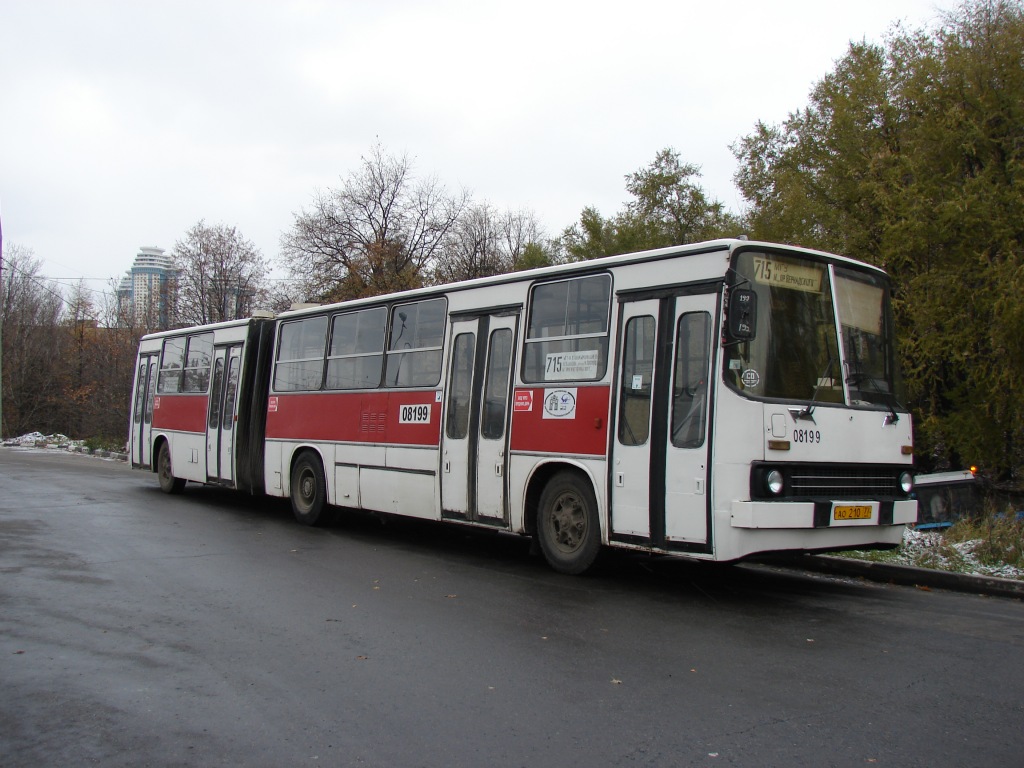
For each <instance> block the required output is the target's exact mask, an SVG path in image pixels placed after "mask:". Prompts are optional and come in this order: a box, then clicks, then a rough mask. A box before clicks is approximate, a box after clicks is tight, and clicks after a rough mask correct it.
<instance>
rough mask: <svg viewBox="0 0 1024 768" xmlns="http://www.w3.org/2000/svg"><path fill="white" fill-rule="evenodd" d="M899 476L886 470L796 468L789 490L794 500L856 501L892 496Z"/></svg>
mask: <svg viewBox="0 0 1024 768" xmlns="http://www.w3.org/2000/svg"><path fill="white" fill-rule="evenodd" d="M897 477H898V475H897V473H896V472H895V471H893V470H886V469H873V470H872V469H861V468H856V467H855V468H848V467H801V468H799V469H796V468H794V470H793V474H792V475H791V478H792V479H791V485H790V489H791V492H792V494H793V495H794V496H824V497H826V498H830V499H856V498H860V497H865V496H866V497H867V498H870V499H873V498H877V497H879V496H892V495H893V494H894V493H895V489H896V478H897Z"/></svg>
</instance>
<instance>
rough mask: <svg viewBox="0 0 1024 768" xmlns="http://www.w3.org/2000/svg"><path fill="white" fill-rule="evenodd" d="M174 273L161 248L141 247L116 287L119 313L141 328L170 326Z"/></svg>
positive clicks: (171, 264) (171, 259)
mask: <svg viewBox="0 0 1024 768" xmlns="http://www.w3.org/2000/svg"><path fill="white" fill-rule="evenodd" d="M177 275H178V273H177V270H176V269H175V267H174V259H173V258H172V257H171V256H168V255H166V253H165V252H164V249H163V248H156V247H144V248H140V249H139V253H138V254H137V255H136V256H135V263H134V264H133V265H132V268H131V269H130V270H129V271H128V272H126V273H125V276H124V277H123V278H121V284H120V285H119V286H118V287H117V299H118V304H119V306H120V308H121V312H122V316H124V317H125V318H126V319H127V318H131V320H132V321H133V322H134V324H135V325H136V326H140V327H143V328H147V329H153V330H156V329H163V328H170V327H171V326H172V325H173V324H174V322H175V320H176V312H175V308H176V304H177Z"/></svg>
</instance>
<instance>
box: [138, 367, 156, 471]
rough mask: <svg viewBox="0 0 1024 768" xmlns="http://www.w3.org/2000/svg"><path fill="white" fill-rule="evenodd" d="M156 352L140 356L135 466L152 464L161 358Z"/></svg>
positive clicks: (147, 466) (146, 466)
mask: <svg viewBox="0 0 1024 768" xmlns="http://www.w3.org/2000/svg"><path fill="white" fill-rule="evenodd" d="M159 357H160V356H159V355H157V354H156V353H154V354H151V355H142V356H141V357H139V368H138V371H136V374H135V376H136V378H135V404H134V407H133V409H132V435H131V443H132V445H131V449H132V450H131V459H132V466H133V467H145V468H146V469H148V468H149V467H150V466H152V463H153V457H152V455H151V454H152V451H153V445H152V440H153V397H154V396H155V394H156V375H157V368H158V364H157V361H158V360H159Z"/></svg>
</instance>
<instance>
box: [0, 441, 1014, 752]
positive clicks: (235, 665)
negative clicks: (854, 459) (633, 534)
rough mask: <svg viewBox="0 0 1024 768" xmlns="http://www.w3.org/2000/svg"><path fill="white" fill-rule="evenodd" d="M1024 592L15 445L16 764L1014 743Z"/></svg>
mask: <svg viewBox="0 0 1024 768" xmlns="http://www.w3.org/2000/svg"><path fill="white" fill-rule="evenodd" d="M1022 659H1024V603H1022V602H1021V601H1019V600H1012V599H1004V598H985V597H980V596H976V595H965V594H959V593H953V592H944V591H941V590H931V591H924V590H920V589H915V588H913V587H899V586H891V585H884V584H876V583H870V582H864V581H860V580H854V579H845V578H838V577H829V576H822V575H813V574H801V573H792V572H789V571H783V570H780V569H773V568H768V567H762V566H739V567H715V566H708V565H699V564H691V563H685V562H681V561H669V560H650V559H647V558H643V557H638V556H634V555H616V556H614V557H608V558H606V560H605V561H604V563H603V565H602V567H601V568H600V570H599V572H598V574H597V575H595V576H589V577H582V578H580V577H566V576H559V575H557V574H555V573H553V572H551V571H550V570H548V568H547V567H546V566H545V565H544V564H543V562H542V560H541V559H540V558H538V557H535V556H531V555H530V554H529V546H528V543H527V542H525V541H523V540H520V539H518V538H516V537H511V536H503V535H497V534H493V533H478V532H475V531H469V530H466V529H463V528H459V527H455V526H450V525H447V526H445V525H434V524H424V523H414V522H408V521H390V522H388V523H387V524H382V523H381V522H379V521H378V520H376V519H375V518H372V517H370V516H364V515H348V516H346V517H345V518H344V519H343V520H342V521H341V522H340V523H338V524H336V525H334V526H332V527H329V528H326V529H308V528H303V527H301V526H299V525H297V524H296V523H294V522H293V521H292V520H291V518H290V511H289V509H288V507H287V504H284V503H281V502H279V501H276V500H262V501H255V500H253V499H250V498H247V497H243V496H240V495H234V494H230V493H226V492H222V491H218V490H215V489H207V488H201V487H198V486H193V485H190V486H188V487H187V489H186V491H185V493H184V494H183V495H181V496H178V497H168V496H164V495H163V494H161V493H160V492H159V490H158V489H157V484H156V481H155V478H153V476H151V475H148V474H146V473H142V472H137V471H132V470H130V469H128V468H127V467H126V466H124V465H123V464H120V463H117V462H111V461H104V460H100V459H94V458H90V457H83V456H69V455H64V454H58V453H52V452H40V451H36V452H26V451H20V450H15V449H9V448H3V449H0V766H5V767H10V766H75V765H103V766H120V765H124V766H128V765H131V766H141V765H152V766H171V765H202V766H212V765H232V766H235V765H239V766H242V765H245V766H303V765H310V766H315V765H324V766H329V765H338V766H348V765H359V766H446V767H448V766H530V767H531V768H538V767H542V766H677V765H680V766H681V765H699V766H769V765H776V766H901V767H903V766H986V767H989V768H995V767H998V766H1019V765H1021V764H1022V762H1024V662H1022Z"/></svg>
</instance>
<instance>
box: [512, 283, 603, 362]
mask: <svg viewBox="0 0 1024 768" xmlns="http://www.w3.org/2000/svg"><path fill="white" fill-rule="evenodd" d="M611 290H612V279H611V275H589V276H587V277H574V278H572V279H569V280H558V281H555V282H549V283H538V284H537V285H535V286H534V287H533V292H532V294H531V299H530V317H529V321H528V323H527V333H526V348H525V351H524V356H523V381H527V382H545V381H598V380H599V379H602V378H604V374H605V370H606V368H607V362H608V318H609V311H610V309H611Z"/></svg>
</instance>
